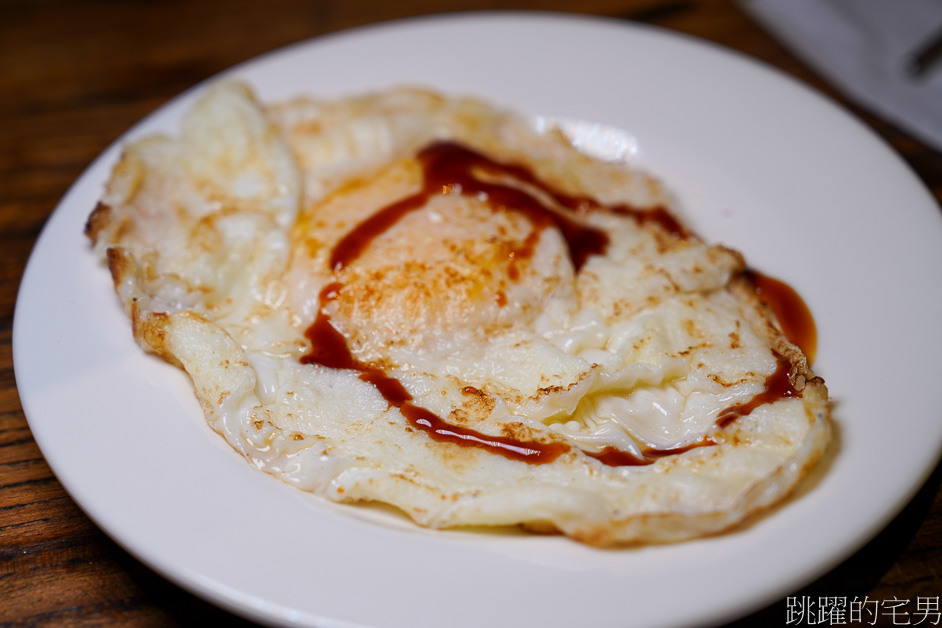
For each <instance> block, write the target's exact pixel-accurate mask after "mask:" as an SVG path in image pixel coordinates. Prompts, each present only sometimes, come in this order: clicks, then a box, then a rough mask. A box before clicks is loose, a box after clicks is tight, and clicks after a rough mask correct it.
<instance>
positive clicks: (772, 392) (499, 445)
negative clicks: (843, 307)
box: [301, 141, 813, 466]
mask: <svg viewBox="0 0 942 628" xmlns="http://www.w3.org/2000/svg"><path fill="white" fill-rule="evenodd" d="M418 159H419V162H420V164H421V165H422V167H423V173H424V179H423V187H422V189H421V190H420V191H419V192H417V193H415V194H413V195H411V196H408V197H406V198H404V199H401V200H399V201H396V202H394V203H391V204H389V205H387V206H385V207H383V208H381V209H380V210H379V211H377V212H376V213H374V214H373V215H372V216H370V217H369V218H367V219H366V220H365V221H363V222H362V223H360V224H359V225H357V226H356V227H355V228H354V229H353V230H352V231H350V232H349V233H348V234H347V235H346V236H344V237H343V238H342V239H341V240H340V241H339V242H338V243H337V245H336V246H335V247H334V249H333V251H332V252H331V257H330V267H331V268H332V269H333V270H335V271H337V270H340V269H342V268H343V267H344V266H347V265H349V264H350V263H352V262H354V261H355V260H356V259H357V258H358V257H360V255H362V253H363V252H364V251H365V250H366V249H367V247H369V246H370V244H371V243H372V241H373V240H374V239H375V238H376V237H378V236H380V235H381V234H383V233H384V232H386V231H387V230H388V229H390V228H391V227H392V226H393V225H395V224H396V223H397V222H398V221H399V220H401V219H402V218H403V217H404V216H405V215H407V214H408V213H410V212H412V211H415V210H417V209H420V208H421V207H423V206H425V204H426V203H427V202H428V201H429V199H430V198H431V197H432V195H434V194H449V193H458V194H462V195H474V196H476V197H478V198H480V199H482V200H484V201H486V203H487V204H488V206H489V207H491V209H492V210H494V211H515V212H519V213H521V214H523V215H524V216H525V217H526V218H527V219H528V220H529V221H530V222H531V224H532V225H533V227H534V229H533V232H531V234H530V235H529V236H528V237H527V238H525V239H524V241H523V242H521V243H517V244H516V245H515V248H514V249H513V250H512V251H511V255H510V266H509V267H508V274H509V276H510V278H511V279H514V280H516V279H517V278H518V276H519V269H518V267H517V264H518V262H519V261H520V260H522V259H526V258H529V257H531V256H532V254H533V249H534V248H535V246H536V243H537V239H538V234H539V232H540V231H542V230H543V229H546V228H555V229H557V230H558V231H559V233H560V234H561V235H562V237H563V239H564V241H565V243H566V247H567V251H568V254H569V259H570V261H571V262H572V265H573V268H574V269H575V270H576V271H577V272H578V271H579V269H581V268H582V266H583V265H584V264H585V263H586V261H587V260H588V258H589V257H590V256H591V255H596V254H603V253H604V252H605V251H606V249H607V247H608V244H609V238H608V235H607V234H606V233H605V232H604V231H602V230H600V229H597V228H594V227H591V226H588V225H585V224H582V223H580V222H579V221H577V220H575V219H574V218H573V217H572V216H570V215H567V212H568V214H573V215H580V214H585V213H587V212H591V211H596V210H604V211H608V212H611V213H616V214H621V215H627V216H631V217H632V218H634V219H635V220H637V221H638V222H639V223H645V222H655V223H657V224H659V225H660V226H661V227H662V229H664V230H665V231H666V232H668V233H669V234H671V235H673V236H675V237H678V238H687V237H689V235H690V234H689V233H688V232H687V231H686V230H685V229H684V228H683V227H682V226H681V225H680V223H678V222H677V221H676V220H675V219H674V218H673V217H672V216H671V215H670V213H669V212H668V211H667V210H666V209H664V208H663V207H660V206H657V207H653V208H646V209H639V208H636V207H633V206H630V205H627V204H619V205H602V204H601V203H599V202H598V201H596V200H595V199H593V198H591V197H587V196H579V195H567V194H564V193H562V192H559V191H558V190H556V189H555V188H553V187H551V186H549V185H547V184H546V183H544V182H543V181H541V180H540V179H538V178H537V177H536V176H535V175H534V174H533V173H532V172H531V171H530V170H529V169H527V168H525V167H524V166H520V165H516V164H505V163H501V162H498V161H496V160H493V159H491V158H490V157H487V156H485V155H483V154H481V153H479V152H476V151H474V150H472V149H470V148H468V147H465V146H462V145H460V144H457V143H455V142H444V141H443V142H435V143H432V144H430V145H429V146H427V147H426V148H424V149H422V150H421V151H420V152H419V153H418ZM475 172H478V173H486V174H489V175H491V177H495V176H497V177H505V178H506V177H509V178H511V179H514V180H516V181H517V182H518V183H522V184H525V186H528V187H529V188H531V189H534V190H539V191H540V192H541V193H542V194H543V195H545V196H546V197H548V198H550V199H552V200H553V202H554V203H555V204H556V205H557V207H549V206H547V205H546V204H544V203H543V202H542V201H541V200H540V199H539V198H537V196H535V195H534V194H531V193H530V192H528V191H526V190H525V189H523V188H522V187H517V186H514V185H507V184H504V183H498V182H495V181H493V180H490V181H488V180H482V179H480V178H479V177H478V176H476V175H475ZM756 277H759V278H760V280H762V279H764V280H765V281H764V282H763V281H757V282H756V284H757V285H761V286H763V287H764V289H766V290H768V291H772V290H778V288H779V286H778V284H780V283H781V282H778V284H776V283H773V282H774V281H775V280H771V279H769V278H765V277H764V276H761V275H758V274H756ZM781 285H784V284H781ZM342 290H343V284H342V283H340V282H333V283H330V284H328V285H327V286H325V287H324V289H323V290H322V291H321V293H320V295H319V301H318V312H317V316H316V318H315V320H314V322H313V323H312V324H311V326H310V327H309V328H308V329H307V331H306V332H305V336H306V337H307V338H308V340H310V342H311V348H310V350H309V351H308V352H307V353H306V354H305V355H304V356H302V357H301V362H302V363H303V364H320V365H322V366H325V367H327V368H334V369H348V370H353V371H357V372H359V378H360V379H361V380H362V381H364V382H368V383H370V384H372V385H373V386H374V387H376V389H377V390H378V391H379V393H380V394H381V395H382V396H383V398H384V399H385V400H386V402H387V403H388V404H389V405H390V407H396V408H398V409H399V410H400V412H402V415H403V416H404V417H405V418H406V420H408V421H409V423H410V425H412V426H413V427H414V428H417V429H420V430H423V431H424V432H426V433H427V434H428V435H429V437H430V438H432V439H433V440H435V441H439V442H450V443H455V444H457V445H461V446H466V447H478V448H482V449H485V450H486V451H489V452H491V453H495V454H499V455H501V456H504V457H507V458H510V459H514V460H522V461H524V462H527V463H531V464H543V463H548V462H552V461H553V460H555V459H557V458H558V457H559V456H561V455H562V454H564V453H566V452H568V451H569V450H570V449H571V447H570V446H569V445H568V444H566V443H563V442H558V441H554V442H539V441H523V440H518V439H514V438H509V437H504V436H492V435H488V434H483V433H481V432H478V431H476V430H472V429H470V428H466V427H460V426H456V425H452V424H449V423H448V422H446V421H445V420H443V419H442V418H441V417H439V416H437V415H436V414H434V413H433V412H430V411H429V410H427V409H425V408H422V407H420V406H417V405H415V404H414V403H413V398H412V395H411V394H409V392H408V391H407V390H406V389H405V387H403V385H402V384H401V383H400V382H399V381H398V380H396V379H395V378H393V377H390V376H389V375H387V374H386V373H385V372H384V371H383V370H382V369H379V368H375V367H372V366H370V365H368V364H365V363H363V362H360V361H359V360H357V359H356V358H355V357H354V356H353V354H352V353H351V351H350V348H349V346H348V345H347V340H346V338H345V337H344V336H343V334H342V333H341V332H340V331H339V330H338V329H337V328H336V327H334V324H333V322H332V321H331V319H330V315H329V314H328V312H327V307H326V306H327V305H328V303H329V302H330V301H333V300H336V299H337V298H339V295H340V292H341V291H342ZM779 292H781V291H779ZM776 294H778V292H776ZM795 297H797V294H795ZM798 301H799V302H800V299H799V300H798ZM790 311H798V310H797V309H794V308H793V309H792V310H790ZM809 317H810V314H809ZM812 325H813V322H812ZM812 329H813V326H812ZM787 367H788V364H787V362H785V361H784V360H783V359H781V358H780V366H779V369H778V370H776V372H775V373H773V375H771V376H770V377H769V378H768V379H767V381H766V390H765V391H764V392H763V393H760V394H758V395H756V396H755V397H753V399H752V400H750V401H749V402H747V403H745V404H740V405H737V406H733V407H730V408H727V409H726V410H724V411H723V412H721V413H720V416H719V418H718V419H717V425H719V426H720V427H723V426H725V425H727V424H728V423H730V422H731V421H733V420H735V419H736V418H738V417H739V416H743V415H745V414H749V413H750V412H751V411H752V410H753V409H754V408H756V407H758V406H759V405H761V404H764V403H768V402H771V401H774V400H775V399H778V398H780V397H787V396H791V395H794V394H797V393H796V392H795V391H794V389H793V388H792V387H791V383H790V381H789V380H788V369H787ZM783 369H784V370H783ZM463 393H464V394H477V393H479V391H478V390H477V389H474V388H473V387H470V386H468V387H465V388H464V389H463ZM715 444H716V443H715V442H714V441H712V440H711V439H709V438H704V439H702V440H700V441H698V442H696V443H692V444H689V445H686V446H683V447H678V448H673V449H653V448H646V449H644V450H643V451H642V453H641V455H640V456H637V455H634V454H632V453H629V452H624V451H621V450H618V449H615V448H613V447H605V448H604V449H602V450H601V451H600V452H595V453H593V452H585V451H584V453H585V454H586V455H588V456H591V457H593V458H595V459H596V460H599V461H600V462H601V463H603V464H605V465H608V466H640V465H649V464H653V463H654V462H656V461H657V460H658V459H660V458H663V457H665V456H670V455H675V454H680V453H683V452H686V451H689V450H691V449H694V448H697V447H704V446H710V445H715Z"/></svg>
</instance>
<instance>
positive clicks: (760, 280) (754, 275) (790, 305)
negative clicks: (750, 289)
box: [746, 270, 818, 362]
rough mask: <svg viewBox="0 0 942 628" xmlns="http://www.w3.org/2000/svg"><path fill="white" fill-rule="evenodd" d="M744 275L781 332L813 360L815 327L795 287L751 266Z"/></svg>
mask: <svg viewBox="0 0 942 628" xmlns="http://www.w3.org/2000/svg"><path fill="white" fill-rule="evenodd" d="M746 275H747V276H748V277H749V279H751V280H752V283H753V285H755V291H756V295H757V296H758V297H759V298H760V299H762V300H763V301H765V303H766V305H768V306H769V308H770V309H771V310H772V312H774V313H775V317H776V318H777V319H778V322H779V324H781V326H782V331H783V332H784V333H785V336H786V337H787V338H788V339H789V340H791V341H792V342H793V343H794V344H795V345H797V346H798V348H799V349H801V351H802V353H804V354H805V355H806V356H807V357H808V362H812V361H814V356H815V353H816V351H817V349H818V330H817V328H816V327H815V324H814V318H813V317H812V316H811V310H809V309H808V306H807V305H806V304H805V302H804V301H803V300H802V298H801V297H800V296H799V295H798V293H797V292H795V289H794V288H792V287H791V286H789V285H788V284H787V283H785V282H783V281H779V280H778V279H773V278H772V277H768V276H766V275H763V274H762V273H760V272H758V271H755V270H749V271H747V272H746Z"/></svg>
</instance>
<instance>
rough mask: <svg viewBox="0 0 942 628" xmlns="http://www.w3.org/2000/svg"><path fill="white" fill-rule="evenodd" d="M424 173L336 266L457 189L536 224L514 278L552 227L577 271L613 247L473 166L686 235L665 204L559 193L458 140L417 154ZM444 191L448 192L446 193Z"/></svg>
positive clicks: (568, 205) (360, 229)
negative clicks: (616, 202)
mask: <svg viewBox="0 0 942 628" xmlns="http://www.w3.org/2000/svg"><path fill="white" fill-rule="evenodd" d="M418 159H419V162H420V163H421V165H422V168H423V172H424V185H423V186H422V189H421V190H420V191H419V192H417V193H416V194H413V195H412V196H408V197H406V198H404V199H402V200H400V201H396V202H395V203H392V204H391V205H387V206H386V207H384V208H382V209H380V210H379V211H378V212H376V213H375V214H373V215H372V216H370V217H369V218H368V219H366V220H365V221H363V222H362V223H360V224H359V225H357V226H356V228H354V229H353V230H352V231H351V232H350V233H348V234H347V235H346V236H344V238H343V239H342V240H340V242H339V243H337V245H336V246H335V247H334V250H333V253H332V254H331V257H330V266H331V268H333V269H339V268H342V267H344V266H346V265H348V264H350V263H351V262H353V261H354V260H355V259H356V258H358V257H359V256H360V255H361V254H362V253H363V251H364V250H365V249H366V248H367V247H368V246H369V245H370V243H371V242H372V241H373V239H374V238H376V237H377V236H379V235H381V234H382V233H384V232H385V231H386V230H388V229H389V228H390V227H392V226H393V225H395V224H396V223H397V222H398V221H399V220H400V219H401V218H402V217H403V216H405V215H406V214H408V213H410V212H412V211H414V210H416V209H419V208H421V207H423V206H425V204H426V203H427V202H428V200H429V197H431V196H432V195H433V194H442V193H457V194H461V195H464V196H477V197H479V198H484V199H486V201H487V203H488V205H490V207H491V208H492V209H493V210H495V211H515V212H518V213H521V214H523V215H524V216H526V217H527V219H528V220H529V221H530V222H531V223H532V224H533V227H534V230H533V232H532V233H531V235H530V236H529V237H527V238H526V239H525V240H524V241H523V242H522V243H519V244H518V245H517V248H515V249H514V250H513V251H512V252H511V255H510V257H511V268H510V274H511V278H514V274H516V273H517V272H518V271H517V270H516V262H517V260H520V259H523V258H529V257H530V256H532V254H533V249H534V248H535V246H536V243H537V240H538V234H539V232H540V231H542V230H543V229H546V228H547V227H555V228H556V229H558V230H559V232H560V233H561V234H562V236H563V238H564V239H565V241H566V246H567V248H568V251H569V259H570V260H571V261H572V265H573V267H574V268H575V269H576V271H578V270H579V269H580V268H582V266H583V264H585V262H586V260H587V259H588V258H589V256H590V255H594V254H598V253H604V252H605V249H606V247H607V246H608V235H607V234H606V233H605V232H604V231H602V230H601V229H596V228H594V227H590V226H587V225H584V224H581V223H579V222H578V221H576V220H573V219H572V218H571V217H570V216H567V215H566V214H565V213H563V212H562V211H561V210H559V209H556V208H550V207H548V206H547V205H545V204H544V203H542V202H541V201H540V199H538V198H537V197H536V196H534V195H533V194H530V193H529V192H527V191H525V190H523V189H521V188H520V187H515V186H512V185H506V184H503V183H497V182H494V181H483V180H481V179H480V178H478V177H476V176H475V175H474V171H475V170H478V171H479V172H484V173H487V174H490V175H492V176H493V175H498V176H505V177H511V178H513V179H515V180H517V181H519V182H521V183H524V184H526V185H528V186H530V187H532V188H534V189H537V190H540V191H541V192H543V193H544V194H546V195H547V196H549V197H550V198H552V199H553V200H554V201H555V202H556V204H557V205H559V206H560V208H562V210H569V212H570V213H577V214H578V213H586V212H589V211H593V210H598V209H604V210H606V211H609V212H613V213H617V214H623V215H628V216H631V217H633V218H634V219H636V220H638V221H639V222H649V221H651V222H656V223H658V224H660V225H661V226H662V227H663V228H664V229H665V230H667V231H668V232H669V233H672V234H674V235H677V236H678V237H686V236H687V235H688V234H687V232H686V231H685V230H684V229H683V227H681V225H680V223H678V222H677V221H676V220H674V218H673V217H672V216H671V215H670V213H668V211H667V210H666V209H664V208H663V207H660V206H657V207H653V208H646V209H639V208H637V207H633V206H631V205H627V204H621V205H612V206H603V205H602V204H600V203H599V202H598V201H596V200H595V199H592V198H590V197H588V196H571V195H567V194H563V193H561V192H558V191H557V190H555V189H554V188H552V187H550V186H548V185H547V184H545V183H544V182H542V181H540V180H539V179H538V178H537V177H536V176H535V175H534V174H533V173H532V172H530V171H529V170H528V169H527V168H525V167H523V166H519V165H514V164H504V163H500V162H498V161H495V160H493V159H491V158H490V157H487V156H486V155H482V154H481V153H479V152H477V151H474V150H471V149H470V148H467V147H465V146H462V145H461V144H457V143H455V142H435V143H432V144H430V145H428V146H426V147H425V148H424V149H422V150H421V151H419V153H418ZM443 191H444V192H443Z"/></svg>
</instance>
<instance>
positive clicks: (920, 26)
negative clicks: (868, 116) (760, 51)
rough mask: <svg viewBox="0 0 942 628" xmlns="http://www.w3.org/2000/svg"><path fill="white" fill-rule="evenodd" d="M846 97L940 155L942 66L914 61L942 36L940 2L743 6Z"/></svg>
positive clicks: (834, 0)
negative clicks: (916, 71) (918, 69)
mask: <svg viewBox="0 0 942 628" xmlns="http://www.w3.org/2000/svg"><path fill="white" fill-rule="evenodd" d="M740 2H741V3H742V5H743V7H744V8H745V9H746V10H747V11H748V12H749V13H750V14H751V15H752V16H753V17H754V18H755V19H756V20H758V21H759V22H760V23H761V24H762V25H763V26H764V27H765V28H767V29H768V30H769V31H771V32H772V33H773V34H774V35H775V36H777V37H778V38H779V39H781V40H782V42H783V43H784V44H785V45H786V46H788V47H789V48H791V50H792V51H793V52H794V53H795V54H796V55H798V56H799V57H801V58H802V59H803V60H804V61H805V62H806V63H808V64H809V65H810V66H811V67H813V68H814V69H815V70H816V71H817V72H819V73H820V74H821V75H822V76H823V77H824V78H826V79H827V80H829V81H831V82H832V83H833V84H834V85H835V86H837V87H838V89H840V90H842V91H843V92H844V93H845V95H846V96H848V97H849V98H851V99H854V100H856V101H857V102H858V103H860V104H861V105H863V106H865V107H867V108H869V109H871V110H872V111H874V112H875V113H877V114H878V115H880V116H882V117H884V118H886V119H887V120H889V121H891V122H893V123H895V124H896V125H897V126H899V127H900V128H902V129H905V130H907V131H908V132H910V133H912V134H913V135H915V136H916V137H918V138H920V139H921V140H922V141H924V142H926V143H928V144H930V145H932V146H934V147H935V149H936V150H939V151H942V59H939V60H938V61H937V62H936V64H935V65H934V66H932V67H930V68H929V69H928V70H926V71H925V72H924V73H923V74H921V75H919V76H912V75H911V74H909V73H908V72H907V65H908V64H909V63H911V62H912V55H913V53H914V52H918V51H919V50H920V49H921V48H923V47H925V46H926V45H927V44H929V43H930V42H932V41H934V40H937V39H938V38H939V37H942V0H740Z"/></svg>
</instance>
